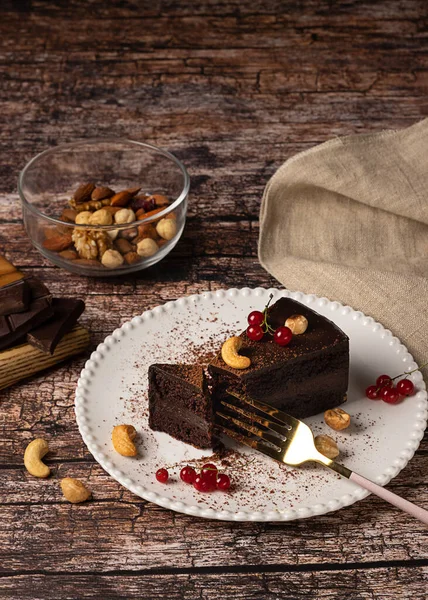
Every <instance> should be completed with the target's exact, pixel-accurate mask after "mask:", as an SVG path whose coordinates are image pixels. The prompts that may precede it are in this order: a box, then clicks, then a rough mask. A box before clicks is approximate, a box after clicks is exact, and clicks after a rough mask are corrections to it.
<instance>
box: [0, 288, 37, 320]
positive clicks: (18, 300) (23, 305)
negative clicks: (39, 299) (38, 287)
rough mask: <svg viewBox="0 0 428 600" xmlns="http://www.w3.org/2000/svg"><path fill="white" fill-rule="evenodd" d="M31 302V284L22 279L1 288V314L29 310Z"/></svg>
mask: <svg viewBox="0 0 428 600" xmlns="http://www.w3.org/2000/svg"><path fill="white" fill-rule="evenodd" d="M29 302H30V286H29V285H28V283H27V282H26V281H25V279H21V280H20V281H17V282H16V283H12V284H11V285H8V286H6V287H4V288H1V289H0V316H4V315H11V314H14V313H19V312H22V311H24V310H27V308H28V304H29Z"/></svg>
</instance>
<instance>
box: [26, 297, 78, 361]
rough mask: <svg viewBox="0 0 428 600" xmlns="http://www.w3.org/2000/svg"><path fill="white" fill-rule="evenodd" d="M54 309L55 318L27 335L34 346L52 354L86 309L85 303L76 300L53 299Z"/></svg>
mask: <svg viewBox="0 0 428 600" xmlns="http://www.w3.org/2000/svg"><path fill="white" fill-rule="evenodd" d="M52 309H53V313H54V314H53V317H52V318H51V319H49V320H48V321H46V322H45V323H44V324H43V325H41V326H40V327H37V329H33V330H32V331H31V332H30V333H28V334H27V340H28V342H29V343H30V344H31V345H32V346H35V347H36V348H38V349H39V350H42V352H47V353H50V354H53V353H54V350H55V348H56V347H57V345H58V344H59V342H60V341H61V340H62V338H63V337H64V335H65V334H66V333H68V332H69V331H71V329H73V327H74V325H75V324H76V321H77V319H78V318H79V317H80V315H81V314H82V312H83V311H84V309H85V303H84V302H83V300H75V299H74V298H53V299H52Z"/></svg>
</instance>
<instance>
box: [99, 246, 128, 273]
mask: <svg viewBox="0 0 428 600" xmlns="http://www.w3.org/2000/svg"><path fill="white" fill-rule="evenodd" d="M101 263H102V264H103V265H104V266H105V267H107V269H117V267H120V266H121V265H123V256H122V255H121V253H120V252H118V251H117V250H106V251H105V252H104V254H103V255H102V257H101Z"/></svg>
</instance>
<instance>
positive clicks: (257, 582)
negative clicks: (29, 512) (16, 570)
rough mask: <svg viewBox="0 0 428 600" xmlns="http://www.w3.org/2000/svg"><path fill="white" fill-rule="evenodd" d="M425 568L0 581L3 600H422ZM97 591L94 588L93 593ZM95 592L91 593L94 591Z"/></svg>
mask: <svg viewBox="0 0 428 600" xmlns="http://www.w3.org/2000/svg"><path fill="white" fill-rule="evenodd" d="M427 577H428V570H427V568H426V567H422V566H420V567H413V568H411V567H409V568H405V567H402V566H400V567H398V568H397V567H390V568H388V567H384V566H382V567H380V568H372V569H366V570H364V571H362V570H357V569H349V570H339V571H310V572H287V573H281V572H274V573H270V572H268V573H263V571H262V570H260V571H257V572H253V573H251V574H247V573H216V574H200V573H198V574H195V573H183V574H175V573H174V574H159V575H156V576H154V577H152V576H149V575H144V574H138V575H132V576H131V575H129V574H126V575H118V576H113V575H98V574H94V575H79V576H75V577H70V576H69V575H55V576H47V575H44V574H35V575H17V576H15V577H5V578H3V579H2V587H3V593H4V596H3V597H4V599H5V600H6V599H7V600H49V599H50V598H55V600H68V599H69V598H76V597H78V598H80V599H82V600H83V599H85V598H95V597H96V598H103V599H105V600H112V599H113V598H128V600H132V599H134V598H135V599H140V598H144V600H194V599H195V598H203V600H217V599H218V598H220V597H222V598H236V599H237V600H278V599H279V598H281V600H303V599H307V598H311V600H350V599H351V598H352V599H356V598H358V600H373V598H382V600H397V599H398V598H400V600H425V599H426V593H425V592H426V582H427ZM95 590H96V592H94V591H95ZM94 593H96V596H95V595H94Z"/></svg>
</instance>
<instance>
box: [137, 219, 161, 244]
mask: <svg viewBox="0 0 428 600" xmlns="http://www.w3.org/2000/svg"><path fill="white" fill-rule="evenodd" d="M158 237H159V236H158V234H157V232H156V229H155V227H154V225H152V224H151V223H146V224H144V225H139V226H138V241H139V242H140V241H141V240H144V239H145V238H151V239H152V240H156V239H157V238H158Z"/></svg>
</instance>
